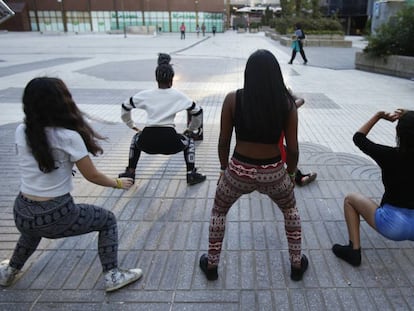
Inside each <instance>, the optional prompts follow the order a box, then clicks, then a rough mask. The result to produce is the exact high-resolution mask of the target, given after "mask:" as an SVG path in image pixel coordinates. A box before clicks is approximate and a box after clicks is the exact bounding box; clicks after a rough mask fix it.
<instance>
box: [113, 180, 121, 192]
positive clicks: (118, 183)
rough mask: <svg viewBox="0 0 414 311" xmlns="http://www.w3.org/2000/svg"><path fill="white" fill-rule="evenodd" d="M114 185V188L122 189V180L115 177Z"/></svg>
mask: <svg viewBox="0 0 414 311" xmlns="http://www.w3.org/2000/svg"><path fill="white" fill-rule="evenodd" d="M115 181H116V186H115V187H114V188H115V189H122V180H121V179H120V178H115Z"/></svg>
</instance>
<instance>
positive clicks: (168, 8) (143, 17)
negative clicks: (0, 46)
mask: <svg viewBox="0 0 414 311" xmlns="http://www.w3.org/2000/svg"><path fill="white" fill-rule="evenodd" d="M5 2H6V3H7V2H11V1H7V0H6V1H5ZM21 2H25V3H26V6H27V10H28V14H27V18H26V20H25V22H26V23H27V24H28V25H30V26H31V27H29V29H31V30H32V31H41V32H44V31H46V32H47V31H58V32H62V31H64V32H66V31H67V32H108V31H116V30H122V29H125V28H130V27H133V26H139V27H141V26H155V28H156V29H160V30H162V31H164V32H178V31H179V25H180V24H181V23H182V22H184V23H185V24H186V26H187V31H188V32H195V29H196V25H197V24H199V25H200V26H201V24H202V23H204V24H205V25H206V29H207V31H210V30H211V29H212V27H213V26H216V28H217V31H218V32H221V31H223V30H224V28H225V17H226V11H225V10H226V8H225V1H223V0H60V1H59V0H25V1H21ZM13 18H14V17H13ZM15 21H17V19H16V20H15ZM19 23H20V24H21V23H22V22H19ZM8 30H11V31H13V30H14V31H17V30H22V29H21V27H20V28H19V27H10V28H9V29H8ZM26 30H28V29H26Z"/></svg>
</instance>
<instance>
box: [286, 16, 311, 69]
mask: <svg viewBox="0 0 414 311" xmlns="http://www.w3.org/2000/svg"><path fill="white" fill-rule="evenodd" d="M295 37H296V40H297V45H298V46H299V48H296V45H295V48H292V57H291V58H290V61H289V64H293V61H294V59H295V57H296V53H297V52H299V53H300V55H301V56H302V59H303V64H304V65H306V64H307V63H308V59H307V58H306V55H305V51H304V50H303V40H305V38H306V35H305V32H304V31H303V29H302V28H301V26H300V24H296V25H295Z"/></svg>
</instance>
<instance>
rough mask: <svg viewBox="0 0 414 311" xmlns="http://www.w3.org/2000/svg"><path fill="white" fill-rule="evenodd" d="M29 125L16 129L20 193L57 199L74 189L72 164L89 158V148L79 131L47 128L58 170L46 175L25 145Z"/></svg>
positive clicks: (21, 125) (22, 125)
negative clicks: (26, 130)
mask: <svg viewBox="0 0 414 311" xmlns="http://www.w3.org/2000/svg"><path fill="white" fill-rule="evenodd" d="M25 129H26V126H25V125H24V124H20V125H19V126H18V127H17V129H16V135H15V141H16V148H17V156H18V160H19V166H20V172H21V186H20V191H21V192H23V193H27V194H29V195H35V196H40V197H57V196H61V195H63V194H66V193H69V192H70V191H72V189H73V184H72V169H73V164H74V163H75V162H76V161H78V160H80V159H82V158H83V157H85V156H87V155H88V150H87V148H86V145H85V143H84V141H83V139H82V137H81V136H80V135H79V133H78V132H76V131H73V130H68V129H65V128H52V127H48V128H46V135H47V138H48V140H49V144H50V146H51V149H52V153H53V158H54V159H55V166H56V167H57V169H55V170H53V171H52V172H50V173H43V172H42V171H41V170H40V169H39V164H38V163H37V161H36V159H35V158H34V157H33V154H32V152H31V150H30V148H29V147H28V146H27V143H26V134H25Z"/></svg>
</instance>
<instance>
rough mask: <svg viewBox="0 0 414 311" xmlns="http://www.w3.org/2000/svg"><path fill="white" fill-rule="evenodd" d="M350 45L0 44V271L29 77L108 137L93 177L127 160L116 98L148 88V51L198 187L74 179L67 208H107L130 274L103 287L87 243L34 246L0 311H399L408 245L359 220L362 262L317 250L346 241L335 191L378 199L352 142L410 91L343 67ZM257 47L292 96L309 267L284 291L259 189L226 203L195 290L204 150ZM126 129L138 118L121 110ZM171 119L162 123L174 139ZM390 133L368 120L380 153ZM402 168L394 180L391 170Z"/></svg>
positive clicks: (146, 173)
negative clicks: (215, 270) (195, 115)
mask: <svg viewBox="0 0 414 311" xmlns="http://www.w3.org/2000/svg"><path fill="white" fill-rule="evenodd" d="M347 39H350V40H353V43H354V45H353V48H320V47H309V48H305V52H306V54H307V57H308V59H309V63H308V65H306V66H305V65H302V59H301V57H300V55H297V56H296V59H295V62H294V64H293V65H288V61H289V59H290V48H288V47H284V46H281V45H280V44H279V42H278V41H273V40H271V39H270V38H268V37H266V36H265V35H264V33H263V32H260V33H257V34H249V33H244V34H237V33H235V32H233V31H229V32H226V33H224V34H217V35H216V36H212V35H210V34H209V35H206V37H202V36H200V37H197V36H196V35H195V34H188V35H187V36H186V39H185V40H180V38H179V34H161V35H154V36H142V35H127V37H126V38H125V37H124V35H123V34H120V35H103V34H82V35H75V34H58V33H55V34H43V35H41V34H39V33H7V32H2V33H0V177H1V178H0V184H1V187H0V260H2V259H6V258H9V257H10V256H11V254H12V251H13V248H14V246H15V243H16V241H17V239H18V236H19V235H18V231H17V229H16V228H15V225H14V221H13V211H12V206H13V201H14V198H15V196H16V194H17V193H18V190H19V171H18V167H17V161H16V159H15V146H14V131H15V128H16V126H17V124H18V123H19V122H21V121H22V118H23V113H22V107H21V96H22V91H23V88H24V87H25V85H26V83H27V82H28V81H29V80H31V79H32V78H34V77H37V76H53V77H59V78H61V79H63V80H64V81H65V83H66V84H67V85H68V87H69V89H70V91H71V92H72V95H73V97H74V99H75V101H76V103H77V104H78V105H79V107H80V108H81V109H82V110H83V111H84V112H86V113H87V115H88V116H89V117H90V119H91V122H92V125H93V126H94V128H95V129H97V130H98V131H99V132H100V133H102V134H103V135H104V136H106V137H107V138H108V139H107V140H106V141H104V142H103V147H104V154H103V155H102V156H100V157H97V158H93V160H94V162H95V164H96V165H97V167H98V168H99V169H100V170H101V171H103V172H104V173H106V174H107V175H109V176H114V177H115V176H117V174H118V173H119V172H121V171H122V170H123V169H124V168H125V166H126V165H127V161H128V150H129V143H130V140H131V137H132V135H133V132H132V131H131V130H130V129H129V128H127V127H126V125H124V124H123V123H122V122H121V120H120V111H121V108H120V103H121V101H123V100H124V99H125V98H127V97H129V96H131V95H133V94H134V93H135V92H137V91H140V90H143V89H147V88H153V87H156V83H155V67H156V59H157V54H158V53H159V52H165V53H170V54H171V56H172V63H173V64H174V69H175V72H176V75H175V79H174V86H175V87H176V88H178V89H180V90H182V91H184V92H185V93H187V94H188V95H189V96H190V97H192V98H193V99H194V100H195V101H196V102H198V103H199V104H200V105H201V106H202V107H203V109H204V139H203V140H202V141H198V142H196V166H197V167H198V168H199V171H200V172H202V173H204V174H206V175H207V181H206V182H204V183H202V184H198V185H195V186H192V187H188V186H187V184H186V179H185V164H184V159H183V155H182V154H181V153H180V154H177V155H172V156H164V155H155V156H154V155H151V156H150V155H146V154H143V155H142V157H141V160H140V162H139V164H138V168H137V180H136V183H135V185H134V186H133V187H132V188H131V189H130V190H128V191H122V190H116V189H110V188H104V187H100V186H96V185H94V184H91V183H89V182H87V181H86V180H85V179H84V178H82V176H80V173H77V175H76V176H75V178H74V180H75V190H74V191H73V193H72V194H73V196H74V198H75V200H76V201H77V202H85V203H91V204H97V205H101V206H104V207H105V208H107V209H110V210H112V211H113V212H114V213H115V214H116V216H117V219H118V226H119V242H120V243H119V262H120V266H122V267H128V268H132V267H140V268H142V269H143V272H144V276H143V277H142V279H141V280H139V281H138V282H136V283H134V284H131V285H130V286H128V287H125V288H123V289H122V290H119V291H117V292H114V293H111V294H108V293H105V291H104V282H103V278H102V275H101V266H100V263H99V258H98V253H97V234H96V233H90V234H87V235H83V236H79V237H71V238H66V239H61V240H48V239H43V240H42V242H41V244H40V246H39V248H38V250H37V251H36V252H35V253H34V254H33V255H32V257H31V258H30V260H29V261H28V262H27V264H26V265H25V267H24V269H23V273H22V274H21V276H20V278H19V280H18V281H17V282H16V283H15V284H14V285H13V286H11V287H9V288H7V289H0V310H33V311H35V310H36V311H45V310H46V311H47V310H80V311H89V310H105V311H106V310H143V311H147V310H148V311H158V310H160V311H164V310H173V311H178V310H190V311H193V310H195V311H197V310H200V311H201V310H202V311H210V310H226V311H227V310H240V311H241V310H249V311H251V310H363V311H369V310H414V307H412V306H414V295H413V288H414V269H413V267H414V248H413V246H414V244H413V243H412V242H392V241H388V240H386V239H385V238H383V237H381V236H380V235H379V234H377V233H376V232H375V231H374V230H372V229H371V228H370V227H369V226H368V225H367V224H366V223H365V222H362V232H361V238H362V265H361V266H360V267H358V268H354V267H351V266H350V265H348V264H346V263H344V262H342V261H340V260H338V259H337V258H336V257H335V256H334V255H333V253H332V252H331V247H332V244H333V243H336V242H339V243H345V242H347V232H346V224H345V222H344V217H343V211H342V204H343V199H344V197H345V195H346V194H347V193H349V192H351V191H357V192H362V193H364V194H365V195H367V196H369V197H371V198H373V199H374V200H376V201H379V200H380V198H381V195H382V192H383V188H382V183H381V176H380V171H379V169H378V167H377V166H376V165H375V163H374V162H373V161H372V160H371V159H369V158H368V157H366V156H365V155H363V154H362V153H361V152H360V151H359V149H357V148H356V147H355V146H354V144H353V142H352V135H353V134H354V132H355V131H356V130H357V129H358V128H359V127H360V126H361V125H362V124H363V122H365V121H366V120H367V119H368V118H369V117H370V116H371V115H373V114H374V113H375V112H376V111H378V110H390V111H392V110H394V109H396V108H399V107H404V108H409V109H414V103H413V96H414V82H413V81H412V80H408V79H401V78H395V77H391V76H386V75H379V74H374V73H368V72H363V71H358V70H355V69H354V55H355V52H356V51H360V50H361V49H362V48H363V47H364V44H365V42H364V41H362V39H361V38H359V37H352V38H351V37H349V38H347ZM259 48H264V49H268V50H270V51H272V52H273V53H274V54H275V56H276V57H277V59H278V60H279V62H280V64H281V68H282V72H283V75H284V78H285V82H286V84H287V85H289V86H290V87H291V88H292V89H293V90H294V91H295V92H296V93H297V94H298V95H300V96H302V97H304V98H305V101H306V103H305V105H304V106H303V107H302V108H300V110H299V133H298V135H299V144H300V159H299V167H300V168H301V169H302V170H303V171H305V172H307V171H311V170H312V171H316V172H317V173H318V178H317V180H316V181H315V182H314V183H312V184H310V185H308V186H306V187H303V188H300V187H297V188H296V190H295V193H296V198H297V204H298V208H299V211H300V215H301V219H302V225H303V243H302V244H303V252H304V253H305V254H306V255H307V256H308V258H309V269H308V271H307V272H306V274H305V276H304V279H303V281H300V282H293V281H291V280H290V277H289V274H290V264H289V261H288V250H287V241H286V238H285V234H284V221H283V216H282V214H281V212H280V211H279V210H278V208H277V206H275V205H273V204H272V203H271V202H270V200H269V199H268V198H267V197H265V196H263V195H261V194H259V193H252V194H251V195H246V196H244V197H242V198H241V199H240V200H239V201H238V202H237V203H236V204H235V205H234V207H233V208H232V209H231V211H230V213H229V215H228V223H227V229H226V236H225V241H224V247H223V252H222V257H221V262H220V266H219V279H218V280H217V281H214V282H208V281H207V280H206V279H205V277H204V275H202V273H201V271H200V269H199V267H198V259H199V257H200V255H201V254H202V253H205V252H206V251H207V246H208V226H209V216H210V210H211V207H212V204H213V200H214V193H215V188H216V182H217V178H218V175H219V168H220V166H219V161H218V156H217V142H218V133H219V119H220V111H221V105H222V102H223V99H224V97H225V95H226V94H227V92H229V91H231V90H234V89H237V88H240V87H242V86H243V71H244V66H245V64H246V60H247V58H248V56H249V55H250V54H251V53H252V52H254V51H255V50H256V49H259ZM133 115H134V118H135V120H136V121H137V123H138V125H142V124H143V123H144V122H145V114H144V113H143V112H140V111H138V110H136V111H135V110H134V112H133ZM185 125H186V115H185V114H179V115H178V116H177V129H178V130H179V131H181V130H184V128H185ZM394 131H395V124H390V123H387V122H381V123H380V124H378V125H377V126H376V127H375V128H374V129H373V130H372V132H371V133H370V137H372V138H373V139H374V140H375V141H377V142H381V143H384V144H390V145H392V144H395V139H394ZM402 173H403V172H402Z"/></svg>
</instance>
